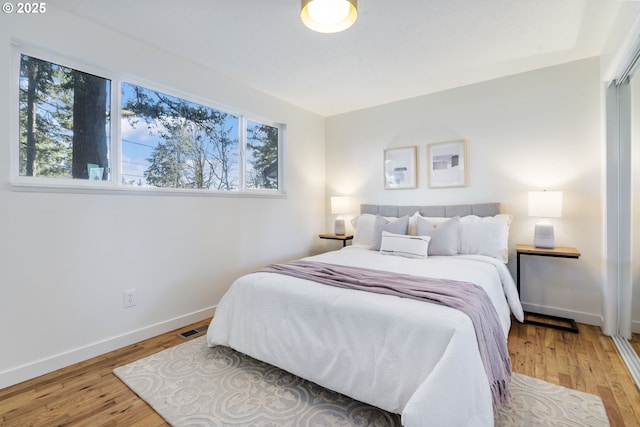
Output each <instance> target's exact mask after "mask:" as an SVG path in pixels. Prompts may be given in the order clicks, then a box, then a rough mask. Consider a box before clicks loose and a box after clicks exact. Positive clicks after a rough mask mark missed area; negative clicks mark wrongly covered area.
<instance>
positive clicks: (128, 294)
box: [122, 289, 136, 308]
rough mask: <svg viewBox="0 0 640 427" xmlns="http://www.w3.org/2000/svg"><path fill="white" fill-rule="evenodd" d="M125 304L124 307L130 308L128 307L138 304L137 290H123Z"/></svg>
mask: <svg viewBox="0 0 640 427" xmlns="http://www.w3.org/2000/svg"><path fill="white" fill-rule="evenodd" d="M123 297H124V299H123V301H122V303H123V305H124V308H128V307H133V306H134V305H136V290H135V289H129V290H128V291H124V292H123Z"/></svg>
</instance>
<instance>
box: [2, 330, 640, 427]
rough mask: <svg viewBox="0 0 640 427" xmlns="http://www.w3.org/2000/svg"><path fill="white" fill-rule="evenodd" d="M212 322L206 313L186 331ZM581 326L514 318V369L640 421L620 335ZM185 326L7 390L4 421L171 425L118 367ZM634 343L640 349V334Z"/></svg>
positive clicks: (630, 426) (616, 418) (623, 418)
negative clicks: (564, 327) (573, 328)
mask: <svg viewBox="0 0 640 427" xmlns="http://www.w3.org/2000/svg"><path fill="white" fill-rule="evenodd" d="M208 322H209V319H206V320H203V321H202V322H198V323H195V324H193V325H190V326H188V327H185V328H182V329H181V331H182V330H188V329H193V328H196V327H199V326H202V325H206V324H208ZM579 326H580V333H579V334H573V333H570V332H563V331H558V330H555V329H549V328H544V327H540V326H534V325H529V324H519V323H517V322H514V325H513V327H512V329H511V332H510V334H509V353H510V356H511V360H512V363H513V370H514V372H519V373H522V374H525V375H529V376H532V377H536V378H540V379H542V380H545V381H549V382H551V383H555V384H560V385H563V386H565V387H569V388H573V389H576V390H580V391H584V392H587V393H592V394H597V395H599V396H600V397H601V398H602V400H603V402H604V404H605V407H606V409H607V414H608V415H609V419H610V421H611V425H612V426H613V427H617V426H625V427H636V426H640V391H639V390H638V387H637V386H636V385H635V383H634V382H633V379H632V377H631V375H630V374H629V372H628V371H627V369H626V366H625V365H624V362H623V361H622V359H621V358H620V356H619V355H618V353H617V351H616V349H615V346H614V344H613V341H612V340H611V339H610V338H609V337H606V336H605V335H603V334H602V332H601V330H600V328H598V327H595V326H588V325H582V324H579ZM178 332H179V331H174V332H169V333H167V334H164V335H161V336H159V337H156V338H152V339H149V340H146V341H143V342H141V343H138V344H134V345H131V346H129V347H125V348H122V349H120V350H117V351H114V352H111V353H108V354H105V355H103V356H99V357H96V358H94V359H91V360H88V361H85V362H82V363H79V364H77V365H73V366H70V367H68V368H65V369H61V370H59V371H56V372H52V373H50V374H47V375H44V376H42V377H39V378H36V379H33V380H29V381H26V382H24V383H21V384H18V385H15V386H12V387H8V388H5V389H2V390H0V425H2V426H4V427H9V426H16V427H27V426H47V427H49V426H92V427H93V426H127V427H129V426H141V427H142V426H144V427H149V426H167V425H168V424H166V423H165V422H164V421H163V420H162V418H160V416H159V415H157V414H156V413H155V412H154V411H153V410H152V409H151V408H150V407H149V406H147V404H146V403H144V402H143V401H142V400H140V399H139V398H138V397H137V396H136V395H135V394H134V393H133V392H132V391H131V390H129V389H128V388H127V387H126V386H125V385H124V384H123V383H122V382H120V380H119V379H118V378H116V377H115V376H114V375H113V373H112V370H113V369H114V368H116V367H118V366H121V365H125V364H127V363H130V362H133V361H135V360H138V359H140V358H143V357H146V356H148V355H150V354H153V353H155V352H157V351H160V350H162V349H165V348H168V347H171V346H174V345H177V344H180V343H183V342H184V340H183V339H181V338H179V337H178V336H177V333H178ZM632 345H633V346H634V348H635V350H636V352H638V353H639V354H640V336H638V335H634V338H633V340H632Z"/></svg>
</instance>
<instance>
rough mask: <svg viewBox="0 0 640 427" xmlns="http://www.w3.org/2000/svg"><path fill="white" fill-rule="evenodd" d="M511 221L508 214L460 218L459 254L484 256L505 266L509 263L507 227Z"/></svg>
mask: <svg viewBox="0 0 640 427" xmlns="http://www.w3.org/2000/svg"><path fill="white" fill-rule="evenodd" d="M512 219H513V217H512V216H511V215H509V214H498V215H496V216H488V217H484V218H480V217H478V216H475V215H468V216H465V217H462V218H460V253H461V254H477V255H486V256H490V257H493V258H497V259H499V260H500V261H502V262H504V263H505V264H506V263H507V262H508V261H509V226H510V225H511V221H512Z"/></svg>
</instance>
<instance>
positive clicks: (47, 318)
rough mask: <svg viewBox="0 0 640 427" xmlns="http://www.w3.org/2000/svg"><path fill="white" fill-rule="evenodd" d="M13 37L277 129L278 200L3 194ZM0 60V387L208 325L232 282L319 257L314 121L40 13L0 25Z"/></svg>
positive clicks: (149, 51)
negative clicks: (128, 300) (132, 299)
mask: <svg viewBox="0 0 640 427" xmlns="http://www.w3.org/2000/svg"><path fill="white" fill-rule="evenodd" d="M12 39H18V40H22V41H26V42H28V43H31V44H34V45H36V46H39V47H41V48H44V49H48V50H51V51H53V52H56V53H57V54H61V55H66V56H69V57H72V58H74V59H76V60H80V61H83V62H86V63H89V64H92V65H94V66H96V67H100V68H106V69H109V70H117V71H118V72H121V73H127V74H130V75H133V76H136V77H139V78H142V79H146V80H149V81H152V82H155V83H158V84H161V85H165V86H168V87H171V88H175V89H177V90H180V91H184V92H187V93H192V94H195V95H197V96H199V97H201V98H205V99H210V100H212V101H214V102H216V103H221V104H223V105H228V106H231V107H233V108H235V109H238V110H241V111H245V112H249V113H253V114H256V115H259V116H262V117H266V118H270V119H272V120H274V121H277V122H282V123H286V124H287V135H286V138H287V139H286V163H285V167H286V180H287V192H288V196H287V197H286V198H275V199H274V198H271V199H265V198H238V197H192V196H167V195H159V196H153V195H151V196H149V195H131V194H122V195H109V194H99V193H94V194H78V193H75V194H74V193H59V192H58V193H56V192H20V191H15V189H13V188H12V187H11V186H10V183H9V176H10V175H9V170H10V162H11V159H10V150H9V146H10V142H11V141H10V136H11V134H12V133H11V128H10V126H11V123H10V121H9V117H10V115H11V109H17V103H16V102H14V101H15V100H11V99H10V84H17V81H16V80H15V79H14V77H15V73H14V71H13V70H12V69H11V63H12V61H11V45H10V43H11V40H12ZM0 58H2V60H1V61H0V81H1V82H4V83H3V84H1V85H0V99H2V100H4V102H1V103H0V289H1V297H0V388H2V387H4V386H7V385H10V384H13V383H16V382H19V381H21V380H24V379H27V378H31V377H34V376H37V375H39V374H41V373H44V372H47V371H49V370H53V369H57V368H59V367H61V366H64V365H66V364H69V363H72V362H76V361H78V360H82V359H84V358H88V357H91V356H94V355H96V354H100V353H103V352H106V351H109V350H112V349H114V348H118V347H120V346H122V345H126V344H129V343H132V342H135V341H138V340H140V339H143V338H146V337H149V336H153V335H156V334H159V333H162V332H166V331H168V330H171V329H174V328H178V327H181V326H184V325H186V324H188V323H191V322H194V321H197V320H200V319H203V318H205V317H207V316H211V315H212V313H213V309H214V307H215V305H216V304H217V302H218V301H219V299H220V298H221V296H222V295H223V293H224V292H225V290H226V289H227V288H228V287H229V285H230V284H231V282H232V280H233V279H234V278H236V277H238V276H239V275H240V274H242V273H245V272H249V271H251V270H253V269H255V268H258V267H261V266H263V265H265V264H267V263H270V262H274V261H279V260H285V259H291V258H294V257H298V256H302V255H307V254H309V253H313V252H317V251H319V250H321V249H322V248H323V245H324V242H320V241H319V239H318V238H317V234H318V233H321V232H324V231H325V222H326V218H325V205H324V198H325V197H324V196H325V193H324V192H325V164H324V158H325V147H324V140H325V135H324V132H325V121H324V119H323V118H321V117H319V116H316V115H314V114H311V113H309V112H306V111H303V110H301V109H299V108H296V107H293V106H291V105H289V104H286V103H284V102H282V101H279V100H277V99H274V98H271V97H269V96H266V95H264V94H262V93H259V92H256V91H254V90H251V89H249V88H247V87H243V86H241V85H239V84H237V83H236V82H234V81H233V80H230V79H228V78H225V77H222V76H220V75H217V74H216V73H215V72H213V71H212V70H208V69H205V68H203V67H201V66H199V65H197V64H195V63H191V62H189V61H186V60H184V59H182V58H178V57H174V56H171V55H168V54H166V53H164V52H162V51H160V50H157V49H154V48H152V47H150V46H146V45H142V44H140V43H138V42H137V41H136V40H133V39H130V38H127V37H124V36H122V35H120V34H116V33H114V32H111V31H109V30H107V29H105V28H100V27H96V26H95V25H94V24H92V23H91V22H89V21H85V20H83V19H79V18H77V17H75V16H73V15H70V14H67V13H64V12H61V11H59V10H56V9H55V7H53V6H50V5H48V8H47V12H46V14H44V15H40V16H27V15H23V16H18V15H15V14H14V15H6V14H3V16H1V17H0ZM130 288H136V290H137V296H138V304H137V306H136V307H133V308H128V309H124V308H123V304H122V298H123V296H122V292H123V291H124V290H126V289H130Z"/></svg>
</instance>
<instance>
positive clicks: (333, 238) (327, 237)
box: [318, 233, 353, 248]
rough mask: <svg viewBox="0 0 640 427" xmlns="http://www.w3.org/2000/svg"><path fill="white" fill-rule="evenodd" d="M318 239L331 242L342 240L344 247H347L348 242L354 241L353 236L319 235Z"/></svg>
mask: <svg viewBox="0 0 640 427" xmlns="http://www.w3.org/2000/svg"><path fill="white" fill-rule="evenodd" d="M318 237H320V238H321V239H330V240H342V247H343V248H344V247H345V246H347V240H351V239H353V234H334V233H328V234H319V235H318Z"/></svg>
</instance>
